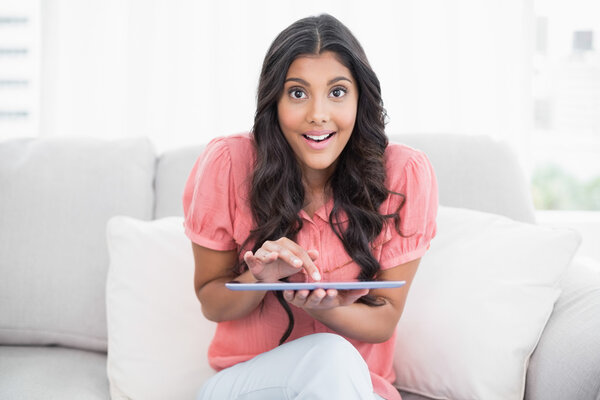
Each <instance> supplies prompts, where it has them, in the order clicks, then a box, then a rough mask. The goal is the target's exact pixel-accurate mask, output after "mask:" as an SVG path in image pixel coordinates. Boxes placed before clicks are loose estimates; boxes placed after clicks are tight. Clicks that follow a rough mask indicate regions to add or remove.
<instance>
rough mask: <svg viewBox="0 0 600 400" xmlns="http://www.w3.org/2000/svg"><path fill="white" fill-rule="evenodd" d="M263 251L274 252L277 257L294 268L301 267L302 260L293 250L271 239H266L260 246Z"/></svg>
mask: <svg viewBox="0 0 600 400" xmlns="http://www.w3.org/2000/svg"><path fill="white" fill-rule="evenodd" d="M261 248H262V249H264V250H265V251H270V252H271V253H276V254H277V257H278V258H279V259H280V260H282V261H284V262H286V263H288V264H290V265H291V266H292V267H294V268H301V267H302V260H301V259H300V257H298V256H297V255H296V254H295V253H294V252H293V251H291V250H290V249H289V248H288V247H286V246H285V245H281V244H278V243H276V242H272V241H266V242H265V243H264V244H263V246H262V247H261Z"/></svg>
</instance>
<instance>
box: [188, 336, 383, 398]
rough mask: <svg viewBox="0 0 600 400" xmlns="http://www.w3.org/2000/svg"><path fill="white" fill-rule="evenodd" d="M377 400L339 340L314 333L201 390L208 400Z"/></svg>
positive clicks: (355, 357)
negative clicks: (336, 399) (334, 399)
mask: <svg viewBox="0 0 600 400" xmlns="http://www.w3.org/2000/svg"><path fill="white" fill-rule="evenodd" d="M224 398H227V399H240V400H242V399H243V400H253V399H261V400H268V399H304V398H306V399H321V398H322V399H330V398H344V399H353V398H355V399H365V398H374V399H381V397H379V396H377V395H376V394H374V393H373V387H372V384H371V378H370V374H369V369H368V367H367V365H366V363H365V362H364V360H363V359H362V357H361V355H360V353H359V352H358V351H357V350H356V348H354V346H352V344H350V343H349V342H348V341H347V340H346V339H344V338H342V337H341V336H338V335H334V334H329V333H318V334H313V335H308V336H305V337H302V338H300V339H296V340H294V341H291V342H288V343H285V344H283V345H281V346H279V347H276V348H274V349H273V350H271V351H268V352H266V353H263V354H260V355H258V356H256V357H254V358H252V359H251V360H248V361H246V362H243V363H239V364H236V365H234V366H232V367H230V368H227V369H225V370H223V371H221V372H219V373H218V374H216V375H215V376H213V377H212V378H210V379H209V380H208V381H207V382H206V383H205V385H204V386H203V387H202V389H201V391H200V393H199V395H198V400H207V399H224Z"/></svg>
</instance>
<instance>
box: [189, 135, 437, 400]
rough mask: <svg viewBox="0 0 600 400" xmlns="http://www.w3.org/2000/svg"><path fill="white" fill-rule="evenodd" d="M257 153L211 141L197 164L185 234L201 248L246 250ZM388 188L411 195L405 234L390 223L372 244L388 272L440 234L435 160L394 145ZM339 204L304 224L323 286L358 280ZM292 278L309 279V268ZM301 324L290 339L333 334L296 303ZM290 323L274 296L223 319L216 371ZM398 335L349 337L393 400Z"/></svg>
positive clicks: (388, 208)
mask: <svg viewBox="0 0 600 400" xmlns="http://www.w3.org/2000/svg"><path fill="white" fill-rule="evenodd" d="M254 159H255V151H254V146H253V143H252V138H251V136H250V135H248V134H242V135H234V136H228V137H222V138H217V139H214V140H212V141H211V142H210V143H209V144H208V145H207V147H206V149H205V151H204V153H203V154H202V155H201V156H200V157H199V158H198V160H197V161H196V163H195V165H194V167H193V169H192V171H191V173H190V176H189V178H188V180H187V183H186V186H185V190H184V194H183V209H184V215H185V233H186V235H187V236H188V237H189V238H190V239H191V240H192V241H193V242H194V243H197V244H198V245H200V246H203V247H206V248H209V249H213V250H236V251H239V250H240V246H241V244H242V243H243V242H244V241H245V240H246V238H247V237H248V235H249V232H250V229H251V228H252V213H251V212H250V208H249V202H248V199H249V185H250V179H251V177H250V174H251V171H252V170H253V164H254ZM385 162H386V173H387V178H386V187H387V188H388V189H389V190H391V191H393V192H396V193H401V194H403V195H405V197H406V202H405V204H404V206H403V207H402V208H401V209H400V218H401V231H402V233H403V234H404V237H403V236H400V235H399V234H398V232H397V231H396V229H395V227H394V226H393V224H389V223H388V224H385V225H384V228H383V230H382V232H381V234H380V235H379V236H378V237H377V238H376V239H375V240H374V241H373V243H372V251H373V255H374V256H375V258H376V259H377V260H378V261H379V263H380V264H381V268H382V269H388V268H392V267H395V266H398V265H400V264H404V263H406V262H408V261H411V260H414V259H417V258H419V257H421V256H422V255H423V254H424V253H425V252H426V251H427V249H428V248H429V242H430V241H431V239H432V238H433V236H434V235H435V231H436V223H435V217H436V213H437V204H438V202H437V200H438V199H437V184H436V179H435V175H434V172H433V168H432V167H431V164H430V163H429V160H428V159H427V157H426V156H425V154H423V153H422V152H420V151H417V150H414V149H412V148H410V147H408V146H404V145H400V144H390V145H389V146H388V147H387V149H386V151H385ZM401 200H402V197H401V196H397V195H390V196H388V198H387V199H386V200H385V201H384V202H383V203H382V204H381V207H380V212H381V213H382V214H389V213H392V212H394V211H395V210H396V209H397V208H398V206H399V204H400V202H401ZM332 206H333V201H330V202H328V203H327V204H325V205H324V206H323V207H322V208H321V209H319V210H317V211H316V212H315V214H314V216H313V218H310V217H309V216H308V214H307V213H306V212H305V211H304V210H302V211H300V217H301V218H302V220H303V226H302V229H301V230H300V232H299V233H298V236H297V238H296V242H297V243H298V244H299V245H300V246H302V247H303V248H304V249H307V250H308V249H316V250H318V251H319V258H318V259H317V260H316V261H315V264H316V265H317V267H318V268H319V270H320V272H321V276H322V279H323V280H324V281H348V280H356V278H357V276H358V273H359V271H360V267H359V266H358V265H357V264H356V263H355V262H354V261H353V260H352V259H351V258H350V256H348V254H347V253H346V251H345V250H344V247H343V245H342V243H341V241H340V240H339V239H338V237H337V236H336V235H335V233H334V232H333V230H332V229H331V227H330V226H329V222H328V221H329V219H328V217H329V213H330V211H331V209H332ZM289 280H290V281H308V278H307V276H306V274H305V273H304V271H301V272H299V273H298V274H296V275H294V276H292V277H290V279H289ZM291 308H292V312H293V314H294V319H295V325H294V329H293V331H292V333H291V335H290V337H289V339H288V340H293V339H297V338H299V337H302V336H305V335H308V334H311V333H317V332H333V331H332V330H330V329H329V328H327V327H326V326H325V325H323V324H321V323H320V322H319V321H316V320H315V319H313V318H312V317H310V316H309V315H308V314H307V313H306V312H304V311H303V310H302V309H299V308H296V307H294V306H291ZM287 325H288V318H287V315H286V314H285V311H284V310H283V308H282V307H281V305H280V304H279V303H278V301H277V299H276V298H275V296H274V295H273V294H268V295H267V296H265V298H264V307H263V308H262V309H261V310H259V309H258V308H257V309H256V310H255V311H254V312H252V313H251V314H249V315H247V316H246V317H244V318H242V319H239V320H235V321H226V322H220V323H219V324H218V326H217V330H216V332H215V336H214V338H213V340H212V342H211V345H210V348H209V351H208V358H209V362H210V365H211V366H212V367H213V368H215V369H216V370H221V369H223V368H227V367H230V366H232V365H234V364H236V363H239V362H242V361H246V360H249V359H251V358H252V357H254V356H256V355H258V354H261V353H263V352H266V351H268V350H271V349H273V348H275V347H277V345H278V344H279V339H280V337H281V335H282V334H283V332H284V331H285V330H286V328H287ZM395 336H396V335H395V334H394V335H393V337H391V338H390V339H389V340H387V341H386V342H383V343H365V342H360V341H357V340H353V339H348V338H347V339H348V340H349V341H350V342H351V343H352V344H353V345H354V346H355V347H356V348H357V349H358V351H359V352H360V353H361V354H362V356H363V358H364V359H365V361H366V363H367V365H368V366H369V370H370V372H371V379H372V382H373V388H374V390H375V392H376V393H377V394H379V395H380V396H382V397H384V398H386V399H388V400H399V399H400V395H399V393H398V391H397V390H396V389H395V388H394V387H393V386H392V383H393V382H394V380H395V373H394V368H393V358H394V347H395V340H396V337H395Z"/></svg>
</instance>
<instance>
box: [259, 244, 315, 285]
mask: <svg viewBox="0 0 600 400" xmlns="http://www.w3.org/2000/svg"><path fill="white" fill-rule="evenodd" d="M263 247H264V248H265V249H268V250H270V251H276V252H278V253H279V255H280V258H281V259H283V260H284V261H286V262H287V263H288V264H290V265H292V266H293V267H295V268H304V270H305V271H306V273H307V274H308V275H309V276H311V277H312V278H313V279H314V280H315V281H320V280H321V273H320V272H319V269H318V268H317V266H316V265H315V263H314V262H313V260H312V259H311V258H310V256H309V255H308V253H307V252H306V250H304V249H303V248H302V247H301V246H300V245H298V244H297V243H295V242H293V241H292V240H290V239H288V238H285V237H284V238H281V239H279V240H277V241H276V242H272V241H266V242H265V243H264V244H263ZM288 252H289V253H288ZM317 254H318V253H317ZM292 257H294V258H292ZM296 259H300V263H298V261H296Z"/></svg>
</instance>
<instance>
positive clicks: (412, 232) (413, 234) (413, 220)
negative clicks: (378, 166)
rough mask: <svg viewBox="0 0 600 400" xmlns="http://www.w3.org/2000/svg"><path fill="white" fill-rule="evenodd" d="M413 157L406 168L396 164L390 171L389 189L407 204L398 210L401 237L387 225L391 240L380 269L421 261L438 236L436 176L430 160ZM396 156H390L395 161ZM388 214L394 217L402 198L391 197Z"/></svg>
mask: <svg viewBox="0 0 600 400" xmlns="http://www.w3.org/2000/svg"><path fill="white" fill-rule="evenodd" d="M410 151H411V152H413V154H411V156H410V158H408V160H407V161H406V163H405V164H404V166H403V167H400V168H397V167H395V165H394V164H395V163H394V160H393V159H391V160H390V161H388V162H389V163H391V164H392V167H391V169H390V168H388V180H389V183H388V189H389V190H391V191H393V192H396V193H401V194H402V195H404V204H403V205H402V207H401V208H400V210H399V214H400V233H401V234H400V233H398V232H397V231H396V229H395V227H394V226H393V224H388V229H390V230H391V239H390V240H388V241H387V242H386V243H384V244H383V246H382V250H381V257H380V264H381V269H382V270H384V269H388V268H392V267H395V266H398V265H400V264H404V263H407V262H409V261H412V260H415V259H417V258H420V257H421V256H423V254H425V252H426V251H427V250H428V249H429V243H430V241H431V239H433V237H434V236H435V233H436V222H435V219H436V216H437V209H438V188H437V181H436V177H435V173H434V171H433V167H432V166H431V163H430V162H429V160H428V159H427V156H426V155H425V154H424V153H422V152H420V151H416V150H413V149H410ZM393 157H394V154H393V153H392V154H391V155H390V158H393ZM390 197H394V198H395V199H394V200H395V201H390V203H389V208H388V213H393V212H395V211H396V210H397V209H398V206H399V205H400V204H401V201H402V196H397V195H391V196H390Z"/></svg>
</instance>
